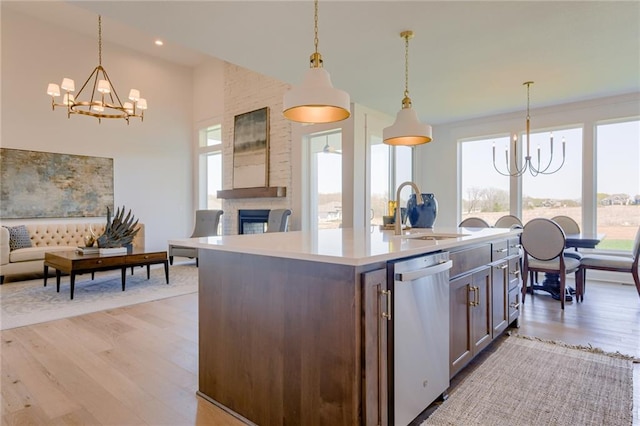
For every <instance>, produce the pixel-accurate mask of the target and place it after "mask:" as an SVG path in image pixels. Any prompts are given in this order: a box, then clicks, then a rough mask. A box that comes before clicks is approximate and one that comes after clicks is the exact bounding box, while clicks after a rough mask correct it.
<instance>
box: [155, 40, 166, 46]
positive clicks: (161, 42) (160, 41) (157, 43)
mask: <svg viewBox="0 0 640 426" xmlns="http://www.w3.org/2000/svg"><path fill="white" fill-rule="evenodd" d="M155 43H156V46H162V45H164V42H163V41H162V40H156V41H155Z"/></svg>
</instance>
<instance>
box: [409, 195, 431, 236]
mask: <svg viewBox="0 0 640 426" xmlns="http://www.w3.org/2000/svg"><path fill="white" fill-rule="evenodd" d="M421 195H422V200H423V201H424V204H419V205H418V204H416V194H411V196H410V197H409V201H407V216H408V217H409V223H411V227H412V228H433V223H434V222H435V221H436V215H437V214H438V201H437V200H436V197H435V196H434V195H433V194H421Z"/></svg>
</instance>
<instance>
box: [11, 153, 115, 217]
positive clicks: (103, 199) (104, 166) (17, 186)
mask: <svg viewBox="0 0 640 426" xmlns="http://www.w3.org/2000/svg"><path fill="white" fill-rule="evenodd" d="M113 203H114V200H113V158H104V157H89V156H85V155H71V154H56V153H51V152H39V151H25V150H20V149H8V148H0V218H2V219H17V218H20V219H26V218H41V217H42V218H53V217H55V218H63V217H101V216H104V214H105V212H106V210H107V209H106V208H107V207H109V208H110V209H112V210H113Z"/></svg>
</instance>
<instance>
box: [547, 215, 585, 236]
mask: <svg viewBox="0 0 640 426" xmlns="http://www.w3.org/2000/svg"><path fill="white" fill-rule="evenodd" d="M551 220H552V221H554V222H555V223H557V224H558V225H560V228H562V230H563V231H564V234H565V235H569V234H579V233H580V225H578V222H576V221H575V220H574V219H573V218H571V217H569V216H554V217H552V218H551Z"/></svg>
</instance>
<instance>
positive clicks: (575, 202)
mask: <svg viewBox="0 0 640 426" xmlns="http://www.w3.org/2000/svg"><path fill="white" fill-rule="evenodd" d="M549 137H550V136H549V132H539V133H531V144H530V147H531V148H530V152H531V155H532V157H533V159H534V161H537V152H538V147H540V151H541V153H542V160H541V162H542V163H543V164H545V162H546V161H548V159H549ZM553 138H554V163H553V164H552V165H551V167H550V170H553V169H555V167H556V166H557V165H559V164H560V162H561V158H562V141H563V139H564V141H565V143H566V162H565V164H564V166H563V167H562V169H560V170H559V171H558V172H557V173H554V174H551V175H538V176H536V177H533V176H532V175H531V174H530V173H529V172H526V173H525V174H523V175H522V176H521V177H520V178H519V179H520V180H521V183H522V199H521V200H520V203H521V209H522V215H521V220H522V221H523V223H526V222H527V221H529V220H531V219H533V218H536V217H544V218H552V217H554V216H559V215H566V216H570V217H572V218H573V219H575V220H576V221H577V222H578V224H579V225H580V226H581V228H583V227H584V225H583V223H582V222H583V221H582V206H583V202H582V181H583V176H588V175H589V176H590V175H593V174H595V176H596V177H597V194H596V198H597V207H596V217H597V232H598V233H600V234H604V235H605V238H604V239H603V241H602V242H601V243H600V244H599V245H598V247H597V248H598V249H610V250H630V249H631V247H632V244H633V239H634V237H635V234H636V231H637V229H638V226H640V169H639V168H638V165H639V164H640V121H637V120H635V121H626V122H620V123H612V124H602V125H598V126H597V129H596V140H597V153H596V169H595V170H593V171H592V170H589V171H587V170H584V171H583V169H582V167H583V165H582V146H583V130H582V128H570V129H560V130H554V132H553ZM508 141H509V138H508V137H507V136H505V137H502V138H491V139H479V140H470V141H463V142H462V143H461V144H460V161H461V163H460V165H461V168H460V170H461V188H460V189H461V200H460V201H461V202H460V205H461V212H460V213H461V219H465V218H467V217H472V216H475V217H481V218H483V219H485V220H486V221H487V222H489V223H490V224H493V223H495V221H496V220H497V219H498V218H499V217H500V216H503V215H505V214H509V213H510V211H509V210H510V209H509V200H510V194H509V184H510V178H509V177H506V176H502V175H500V174H499V173H498V172H496V171H495V169H494V167H493V158H492V155H493V146H494V144H495V151H496V163H497V164H498V168H499V169H500V170H501V171H503V172H505V171H506V169H505V149H506V147H507V145H508V143H509V142H508ZM510 150H511V147H509V154H510V155H511V151H510ZM522 151H526V144H523V149H521V150H520V152H522ZM534 164H535V165H536V166H537V163H534Z"/></svg>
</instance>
